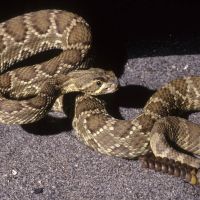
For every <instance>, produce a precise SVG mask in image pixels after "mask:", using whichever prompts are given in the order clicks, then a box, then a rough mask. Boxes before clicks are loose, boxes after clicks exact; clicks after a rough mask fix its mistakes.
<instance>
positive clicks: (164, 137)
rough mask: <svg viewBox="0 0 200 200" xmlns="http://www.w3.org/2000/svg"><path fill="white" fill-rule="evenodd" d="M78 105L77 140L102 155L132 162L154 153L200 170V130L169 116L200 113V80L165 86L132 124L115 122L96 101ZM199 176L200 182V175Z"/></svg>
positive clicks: (83, 99) (84, 98) (193, 78)
mask: <svg viewBox="0 0 200 200" xmlns="http://www.w3.org/2000/svg"><path fill="white" fill-rule="evenodd" d="M75 105H76V106H75V116H74V120H73V127H74V129H75V130H76V133H77V136H78V137H79V138H80V139H81V140H83V141H84V142H85V144H86V145H88V146H89V147H91V148H93V149H95V150H97V151H99V152H100V153H103V154H107V155H114V156H118V157H123V158H129V159H131V158H132V159H133V158H136V157H138V156H140V155H144V154H146V153H148V152H150V151H153V153H154V154H155V155H156V156H159V157H167V158H170V159H173V160H175V161H179V162H181V163H185V164H188V165H190V166H192V167H195V168H197V169H199V168H200V159H199V157H198V156H200V126H198V125H197V124H194V123H192V122H189V121H187V120H186V119H182V118H179V117H175V116H169V115H174V114H175V112H176V111H186V112H187V111H199V110H200V77H198V76H191V77H183V78H179V79H176V80H173V81H172V82H170V83H168V84H166V85H165V86H163V87H162V88H160V89H159V90H158V91H157V92H156V93H154V94H153V95H152V97H151V98H150V99H149V101H148V102H147V104H146V106H145V107H144V112H143V113H142V114H141V115H139V116H138V117H137V118H135V119H133V120H119V119H115V118H113V117H112V116H111V115H109V114H108V112H107V111H106V108H105V104H104V102H102V101H101V100H99V99H98V98H96V97H92V96H88V95H81V96H78V97H77V99H76V104H75ZM174 147H175V148H174ZM198 176H199V180H200V172H199V171H198Z"/></svg>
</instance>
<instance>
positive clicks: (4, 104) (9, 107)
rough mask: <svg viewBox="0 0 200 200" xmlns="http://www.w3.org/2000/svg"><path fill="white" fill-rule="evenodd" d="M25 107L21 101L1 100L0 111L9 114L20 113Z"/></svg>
mask: <svg viewBox="0 0 200 200" xmlns="http://www.w3.org/2000/svg"><path fill="white" fill-rule="evenodd" d="M22 108H23V106H22V105H21V104H20V102H19V101H16V100H1V101H0V110H1V111H3V112H7V113H12V112H13V111H20V110H21V109H22Z"/></svg>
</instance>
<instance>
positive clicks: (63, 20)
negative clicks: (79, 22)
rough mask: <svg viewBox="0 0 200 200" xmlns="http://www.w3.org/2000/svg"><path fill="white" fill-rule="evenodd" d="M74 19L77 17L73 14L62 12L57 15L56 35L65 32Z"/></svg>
mask: <svg viewBox="0 0 200 200" xmlns="http://www.w3.org/2000/svg"><path fill="white" fill-rule="evenodd" d="M75 18H77V16H76V15H75V14H73V13H65V12H62V11H60V12H59V13H57V14H56V18H55V22H56V26H57V31H58V33H60V34H62V33H63V32H64V31H65V30H66V27H69V26H70V24H71V22H72V20H73V19H75Z"/></svg>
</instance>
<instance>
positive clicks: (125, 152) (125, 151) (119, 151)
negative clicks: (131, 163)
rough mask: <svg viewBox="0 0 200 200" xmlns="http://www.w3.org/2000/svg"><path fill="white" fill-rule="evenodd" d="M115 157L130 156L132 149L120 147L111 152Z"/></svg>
mask: <svg viewBox="0 0 200 200" xmlns="http://www.w3.org/2000/svg"><path fill="white" fill-rule="evenodd" d="M111 153H112V154H113V155H118V154H121V155H123V156H125V157H126V156H128V155H129V153H130V149H129V148H127V147H125V146H123V145H120V146H119V147H115V148H114V149H113V150H112V152H111Z"/></svg>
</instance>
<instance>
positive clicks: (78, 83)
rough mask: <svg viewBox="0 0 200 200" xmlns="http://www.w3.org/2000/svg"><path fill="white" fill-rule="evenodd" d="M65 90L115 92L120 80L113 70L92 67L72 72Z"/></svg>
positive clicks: (100, 92) (93, 92)
mask: <svg viewBox="0 0 200 200" xmlns="http://www.w3.org/2000/svg"><path fill="white" fill-rule="evenodd" d="M67 76H68V81H67V82H66V85H65V86H64V90H65V91H69V89H71V91H78V92H82V93H85V94H89V95H101V94H107V93H113V92H115V91H116V90H117V88H118V80H117V77H116V76H115V74H114V73H113V72H112V71H106V70H103V69H100V68H90V69H85V70H76V71H72V72H70V73H69V74H68V75H67Z"/></svg>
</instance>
